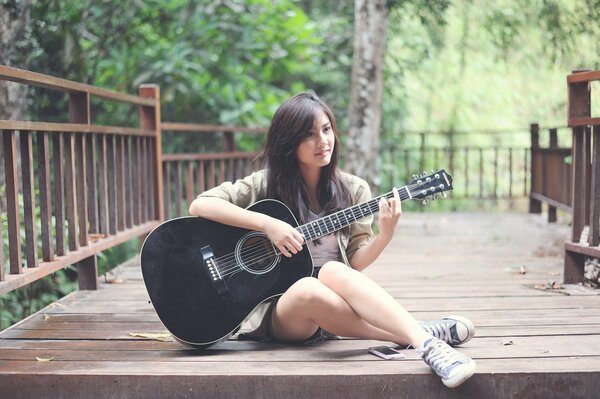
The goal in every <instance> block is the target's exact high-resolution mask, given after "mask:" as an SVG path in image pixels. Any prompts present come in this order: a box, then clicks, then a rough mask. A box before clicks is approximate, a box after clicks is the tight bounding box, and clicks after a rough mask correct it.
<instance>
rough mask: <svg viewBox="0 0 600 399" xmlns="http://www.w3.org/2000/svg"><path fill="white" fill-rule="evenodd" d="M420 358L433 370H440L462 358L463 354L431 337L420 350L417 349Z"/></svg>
mask: <svg viewBox="0 0 600 399" xmlns="http://www.w3.org/2000/svg"><path fill="white" fill-rule="evenodd" d="M417 353H418V354H419V355H420V356H421V358H422V359H423V360H424V361H425V363H427V364H428V365H430V366H431V368H433V369H434V370H439V371H440V372H441V371H442V370H444V369H445V368H446V367H448V366H450V365H452V364H454V363H456V362H460V361H462V360H463V356H462V355H461V354H460V353H459V352H457V351H456V350H455V349H453V348H451V347H450V346H448V345H447V344H446V343H445V342H443V341H440V340H436V339H433V340H432V341H431V342H429V344H428V345H427V346H426V347H425V348H423V349H422V350H417Z"/></svg>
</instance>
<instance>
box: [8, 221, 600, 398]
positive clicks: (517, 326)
mask: <svg viewBox="0 0 600 399" xmlns="http://www.w3.org/2000/svg"><path fill="white" fill-rule="evenodd" d="M569 237H570V229H569V228H568V227H567V226H563V225H560V224H556V223H553V224H548V223H547V221H546V220H545V219H544V218H543V217H541V216H540V215H523V214H511V213H504V214H485V213H455V214H445V213H413V214H408V213H404V214H403V215H402V217H401V222H400V224H399V226H398V231H397V234H396V236H395V238H394V241H393V242H392V243H391V244H390V246H389V247H388V249H387V250H386V252H384V254H383V255H382V256H381V257H380V259H378V260H377V262H376V263H375V264H374V265H373V266H372V267H370V268H369V269H367V270H366V274H367V275H368V276H369V277H371V278H372V279H374V280H375V281H377V282H378V283H379V284H381V285H382V286H384V287H385V288H386V289H387V290H388V291H389V292H390V293H391V294H392V295H393V296H394V297H395V298H396V299H398V301H400V303H402V304H403V305H404V306H405V307H406V308H407V309H409V310H410V311H411V312H412V313H413V315H414V316H415V317H417V318H418V319H421V320H426V319H434V318H438V317H441V316H444V315H447V314H450V313H459V314H461V315H463V316H466V317H469V318H470V319H471V320H473V322H474V323H475V325H476V327H477V333H476V336H475V338H474V339H473V340H472V341H470V342H468V343H467V344H465V345H464V346H463V347H462V348H460V349H459V350H460V351H462V352H464V353H466V354H467V355H469V356H471V357H473V358H474V359H475V360H476V361H477V365H478V371H477V374H476V375H475V376H474V377H472V378H471V379H470V380H469V381H467V382H466V383H465V384H464V385H462V386H461V387H459V388H458V389H457V390H449V389H447V388H445V387H444V386H443V385H442V384H441V382H440V381H439V379H438V378H437V377H436V376H434V375H433V374H432V373H431V371H430V370H429V369H428V367H427V366H426V365H425V364H424V363H423V362H422V361H421V360H419V359H418V358H417V356H416V353H415V351H414V350H412V349H407V350H404V351H403V352H404V353H405V354H406V356H407V357H406V359H404V360H400V361H384V360H380V359H378V358H376V357H373V356H371V355H370V354H368V352H367V348H368V347H369V346H373V345H376V344H378V343H377V342H376V341H371V340H363V339H348V338H344V339H340V340H334V341H328V342H325V343H322V344H317V345H311V346H302V347H298V346H289V345H284V344H274V343H271V344H265V343H255V342H245V341H239V340H237V339H236V338H234V339H232V340H229V341H227V342H224V343H222V344H219V345H217V346H214V347H211V348H209V349H207V350H202V351H200V350H195V349H191V348H187V347H185V346H182V345H181V344H179V343H177V342H161V341H156V340H150V339H145V338H140V337H135V336H132V335H131V334H130V333H135V332H137V333H139V332H144V333H160V332H165V329H164V327H163V326H162V324H161V323H160V321H159V320H158V317H157V316H156V313H155V312H154V310H153V308H152V306H151V304H149V303H148V294H147V292H146V290H145V288H144V286H143V281H142V278H141V272H140V267H139V263H138V260H137V259H132V260H130V261H128V262H126V263H125V264H123V265H122V266H120V267H119V268H118V269H117V270H115V271H114V272H113V273H112V274H111V275H110V276H106V277H102V278H101V279H100V280H101V282H103V283H102V284H101V285H100V289H99V290H97V291H85V292H84V291H79V292H76V293H73V294H71V295H69V296H67V297H65V298H63V299H61V300H60V301H59V302H57V303H55V304H53V305H50V306H49V307H47V308H46V309H44V310H42V311H40V312H38V313H37V314H35V315H33V316H31V317H30V318H28V319H27V320H25V321H23V322H21V323H19V324H17V325H15V326H13V327H12V328H10V329H7V330H5V331H4V332H2V333H0V390H1V391H2V392H3V394H4V393H6V394H7V395H10V397H14V398H21V397H31V396H36V395H37V396H44V395H49V394H50V393H52V394H53V395H56V396H57V397H71V398H79V397H89V395H91V394H93V396H94V397H116V398H125V397H127V398H135V397H149V398H159V397H161V398H162V397H190V398H192V397H211V398H229V397H248V398H251V397H273V398H289V397H311V398H332V397H336V398H337V397H344V398H392V397H394V398H397V397H401V398H402V397H404V398H410V397H435V398H482V397H485V398H505V397H524V398H537V397H544V398H553V397H574V398H587V397H594V395H596V394H597V391H596V389H597V381H598V378H599V377H600V339H599V338H600V320H599V319H598V318H597V316H596V315H597V313H598V312H600V296H599V295H598V292H597V291H591V290H588V289H585V288H583V287H580V286H577V285H565V286H562V287H561V288H560V289H544V287H545V286H547V285H548V282H549V281H557V282H559V283H560V282H561V281H562V278H563V276H562V274H561V273H562V267H563V260H562V253H563V252H562V243H563V242H564V241H565V240H567V239H568V238H569ZM106 281H113V283H112V284H110V283H106ZM36 357H37V358H39V359H52V360H50V361H38V360H37V359H36Z"/></svg>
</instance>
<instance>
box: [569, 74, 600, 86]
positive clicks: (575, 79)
mask: <svg viewBox="0 0 600 399" xmlns="http://www.w3.org/2000/svg"><path fill="white" fill-rule="evenodd" d="M595 80H600V71H587V72H577V73H573V74H571V75H568V76H567V83H582V82H592V81H595Z"/></svg>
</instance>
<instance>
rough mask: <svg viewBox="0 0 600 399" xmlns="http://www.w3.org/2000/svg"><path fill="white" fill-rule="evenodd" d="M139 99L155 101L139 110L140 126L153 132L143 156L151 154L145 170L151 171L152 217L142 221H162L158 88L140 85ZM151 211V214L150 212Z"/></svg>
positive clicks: (161, 164)
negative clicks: (152, 104) (153, 103)
mask: <svg viewBox="0 0 600 399" xmlns="http://www.w3.org/2000/svg"><path fill="white" fill-rule="evenodd" d="M138 92H139V94H140V97H144V98H150V99H153V100H154V101H155V105H154V107H141V108H140V126H141V127H142V128H145V129H152V130H153V131H154V134H153V139H152V140H148V141H145V142H144V143H146V145H147V147H145V148H144V150H152V151H144V156H146V154H148V153H151V155H150V156H149V157H148V158H147V162H148V165H149V166H150V167H149V168H148V169H147V170H149V171H151V173H150V174H149V177H150V179H151V181H150V183H149V184H148V188H149V189H150V190H155V191H152V199H153V200H152V201H148V203H149V204H150V206H149V209H150V211H151V214H152V216H150V215H145V216H146V217H144V218H143V220H144V221H146V220H148V219H152V220H161V221H162V220H164V217H165V216H164V214H163V203H162V201H163V176H162V171H163V169H162V168H163V161H162V156H163V151H162V130H161V122H160V121H161V116H160V88H159V87H158V86H157V85H147V84H145V85H140V87H139V90H138ZM152 211H153V212H152Z"/></svg>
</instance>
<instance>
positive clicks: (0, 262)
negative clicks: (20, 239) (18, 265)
mask: <svg viewBox="0 0 600 399" xmlns="http://www.w3.org/2000/svg"><path fill="white" fill-rule="evenodd" d="M0 214H2V201H0ZM2 229H4V226H3V223H2V219H0V281H4V278H5V277H4V240H3V239H2V233H1V232H2Z"/></svg>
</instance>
